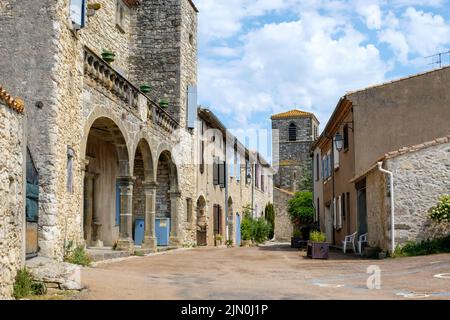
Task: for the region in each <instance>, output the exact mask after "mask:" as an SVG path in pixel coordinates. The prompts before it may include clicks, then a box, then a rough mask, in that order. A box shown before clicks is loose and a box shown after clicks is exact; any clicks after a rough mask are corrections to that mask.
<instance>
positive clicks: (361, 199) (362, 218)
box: [356, 179, 367, 235]
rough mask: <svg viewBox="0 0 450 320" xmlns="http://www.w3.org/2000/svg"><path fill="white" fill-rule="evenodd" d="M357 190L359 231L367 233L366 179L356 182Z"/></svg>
mask: <svg viewBox="0 0 450 320" xmlns="http://www.w3.org/2000/svg"><path fill="white" fill-rule="evenodd" d="M356 190H357V211H358V233H359V234H360V235H361V234H364V233H367V199H366V180H365V179H364V180H363V181H360V182H358V183H357V184H356Z"/></svg>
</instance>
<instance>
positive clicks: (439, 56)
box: [425, 50, 450, 68]
mask: <svg viewBox="0 0 450 320" xmlns="http://www.w3.org/2000/svg"><path fill="white" fill-rule="evenodd" d="M446 55H448V58H449V62H448V63H449V64H450V50H449V51H445V52H439V53H436V54H433V55H431V56H428V57H425V59H432V62H431V63H429V64H428V65H438V66H439V68H442V65H443V64H444V60H443V58H444V57H445V56H446Z"/></svg>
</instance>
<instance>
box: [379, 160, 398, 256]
mask: <svg viewBox="0 0 450 320" xmlns="http://www.w3.org/2000/svg"><path fill="white" fill-rule="evenodd" d="M382 166H383V162H381V161H380V162H378V170H380V171H381V172H383V173H386V174H387V175H389V188H390V193H391V250H392V252H394V251H395V224H394V174H393V173H392V172H391V171H388V170H385V169H383V167H382Z"/></svg>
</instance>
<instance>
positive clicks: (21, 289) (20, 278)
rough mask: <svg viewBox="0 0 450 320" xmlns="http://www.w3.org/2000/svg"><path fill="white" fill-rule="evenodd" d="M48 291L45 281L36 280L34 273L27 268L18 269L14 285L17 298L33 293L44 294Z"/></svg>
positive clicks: (14, 294) (14, 293)
mask: <svg viewBox="0 0 450 320" xmlns="http://www.w3.org/2000/svg"><path fill="white" fill-rule="evenodd" d="M46 293H47V287H46V286H45V284H44V283H42V282H38V281H34V280H33V276H32V274H31V273H30V272H29V271H28V270H27V269H26V268H23V269H20V270H18V271H17V275H16V279H15V282H14V285H13V296H14V298H16V299H22V298H25V297H28V296H32V295H43V294H46Z"/></svg>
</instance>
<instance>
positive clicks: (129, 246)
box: [117, 177, 134, 251]
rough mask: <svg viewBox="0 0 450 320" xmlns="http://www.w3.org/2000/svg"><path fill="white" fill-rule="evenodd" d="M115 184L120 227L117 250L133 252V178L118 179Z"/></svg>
mask: <svg viewBox="0 0 450 320" xmlns="http://www.w3.org/2000/svg"><path fill="white" fill-rule="evenodd" d="M117 183H118V184H119V188H120V227H119V240H118V241H117V249H118V250H125V251H133V249H134V244H133V235H132V233H133V226H132V223H133V214H132V206H133V184H134V177H119V178H117Z"/></svg>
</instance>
